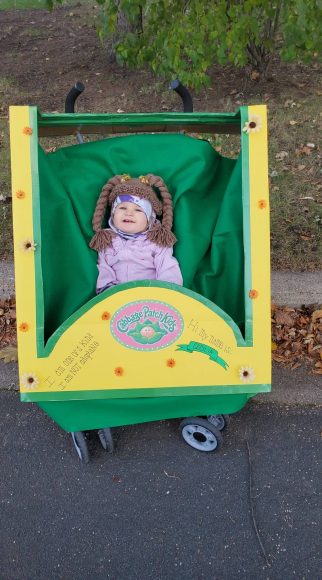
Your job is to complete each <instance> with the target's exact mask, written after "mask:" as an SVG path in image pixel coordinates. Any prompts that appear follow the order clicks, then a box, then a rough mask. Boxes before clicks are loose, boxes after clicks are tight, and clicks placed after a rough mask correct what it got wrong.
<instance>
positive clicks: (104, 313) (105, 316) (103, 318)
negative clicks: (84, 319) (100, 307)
mask: <svg viewBox="0 0 322 580" xmlns="http://www.w3.org/2000/svg"><path fill="white" fill-rule="evenodd" d="M110 318H111V315H110V313H109V312H103V314H102V320H109V319H110Z"/></svg>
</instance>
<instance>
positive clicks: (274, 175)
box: [269, 96, 322, 270]
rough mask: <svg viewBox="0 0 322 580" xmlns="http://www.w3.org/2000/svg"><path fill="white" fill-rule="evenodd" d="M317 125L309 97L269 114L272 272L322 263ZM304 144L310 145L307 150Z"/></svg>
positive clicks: (314, 101) (313, 102) (316, 113)
mask: <svg viewBox="0 0 322 580" xmlns="http://www.w3.org/2000/svg"><path fill="white" fill-rule="evenodd" d="M286 103H287V102H286ZM320 124H321V116H320V109H319V106H318V99H316V98H315V97H314V96H312V97H310V98H308V99H305V100H303V101H302V102H301V103H295V104H293V103H292V101H291V100H290V103H289V104H286V105H284V106H282V107H274V108H273V107H272V109H271V110H270V112H269V133H270V136H269V144H270V145H269V174H270V176H271V179H270V181H271V187H270V195H271V231H272V263H273V267H274V268H276V269H287V268H290V269H296V270H313V269H315V268H316V267H317V266H318V264H321V261H322V246H321V224H322V206H321V193H322V188H321V169H320V165H321V158H320V149H321V143H319V142H318V141H317V139H318V135H319V125H320ZM320 133H321V127H320ZM308 143H309V144H311V145H314V147H307V144H308ZM285 153H287V155H285Z"/></svg>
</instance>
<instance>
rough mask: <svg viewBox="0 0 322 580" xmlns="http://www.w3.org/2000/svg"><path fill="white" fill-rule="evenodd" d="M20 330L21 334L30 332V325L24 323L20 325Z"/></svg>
mask: <svg viewBox="0 0 322 580" xmlns="http://www.w3.org/2000/svg"><path fill="white" fill-rule="evenodd" d="M19 330H21V332H28V330H29V324H27V322H22V323H21V324H20V325H19Z"/></svg>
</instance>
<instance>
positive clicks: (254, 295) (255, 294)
mask: <svg viewBox="0 0 322 580" xmlns="http://www.w3.org/2000/svg"><path fill="white" fill-rule="evenodd" d="M248 296H249V298H251V299H252V300H255V299H256V298H258V290H255V289H254V288H253V289H252V290H250V291H249V292H248Z"/></svg>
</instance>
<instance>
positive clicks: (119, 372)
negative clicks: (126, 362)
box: [114, 367, 124, 377]
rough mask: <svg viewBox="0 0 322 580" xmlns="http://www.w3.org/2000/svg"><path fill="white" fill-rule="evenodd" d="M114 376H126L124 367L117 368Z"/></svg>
mask: <svg viewBox="0 0 322 580" xmlns="http://www.w3.org/2000/svg"><path fill="white" fill-rule="evenodd" d="M114 374H115V375H116V376H117V377H122V376H123V375H124V369H123V368H122V367H116V369H114Z"/></svg>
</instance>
